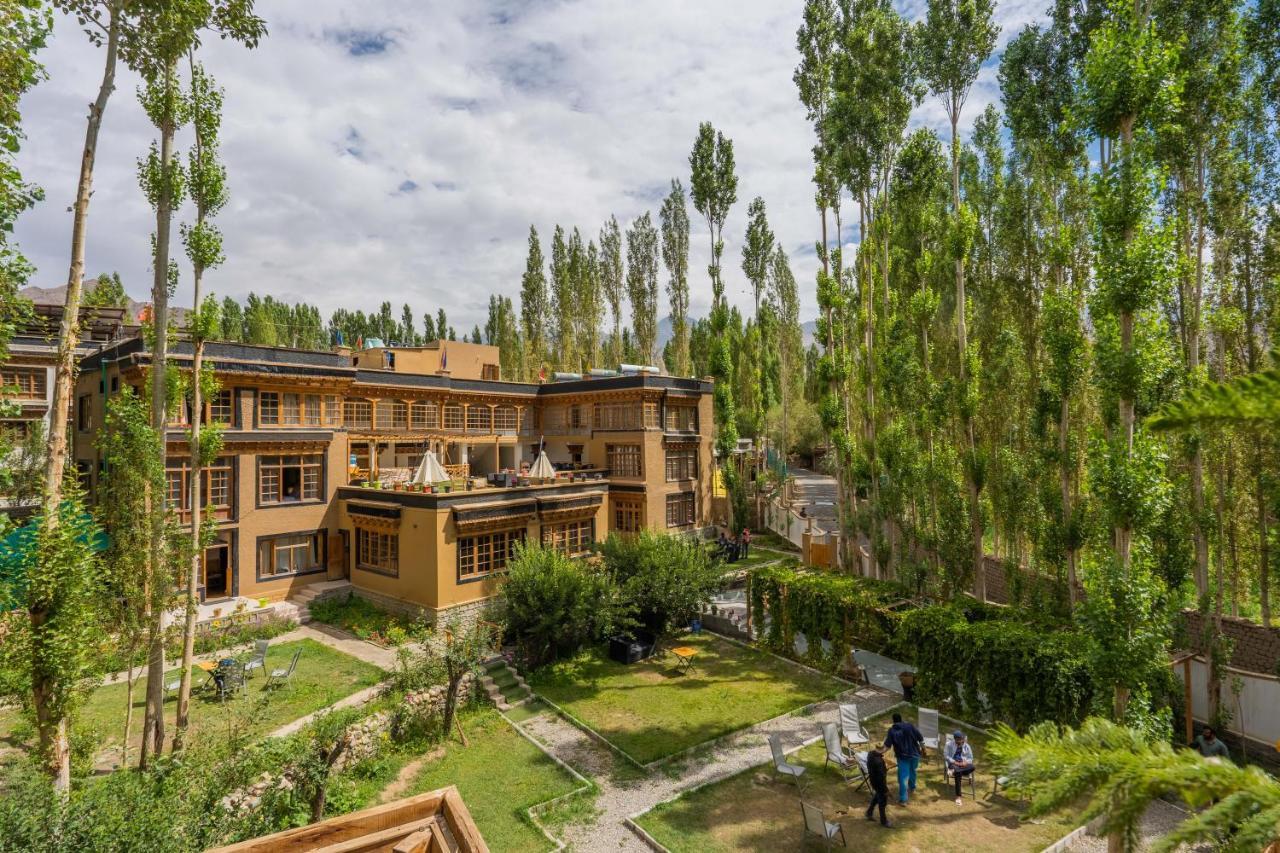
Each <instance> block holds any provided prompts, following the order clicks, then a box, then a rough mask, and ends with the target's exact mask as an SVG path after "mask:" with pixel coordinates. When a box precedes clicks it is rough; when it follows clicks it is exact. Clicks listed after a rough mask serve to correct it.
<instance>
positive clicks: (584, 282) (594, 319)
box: [574, 229, 604, 367]
mask: <svg viewBox="0 0 1280 853" xmlns="http://www.w3.org/2000/svg"><path fill="white" fill-rule="evenodd" d="M574 233H575V234H577V229H574ZM579 245H581V239H579ZM600 275H601V269H600V251H599V250H598V249H597V248H596V243H595V241H594V240H591V241H590V242H588V243H587V248H586V251H585V252H583V253H582V260H581V262H580V263H579V265H578V274H577V282H576V287H575V290H576V293H577V298H576V305H577V323H576V326H577V338H578V341H579V345H580V347H581V349H582V361H583V362H584V366H586V367H592V366H595V365H596V364H598V363H599V361H600V315H601V314H602V313H603V312H604V302H603V301H602V299H601V293H600V290H601V281H600Z"/></svg>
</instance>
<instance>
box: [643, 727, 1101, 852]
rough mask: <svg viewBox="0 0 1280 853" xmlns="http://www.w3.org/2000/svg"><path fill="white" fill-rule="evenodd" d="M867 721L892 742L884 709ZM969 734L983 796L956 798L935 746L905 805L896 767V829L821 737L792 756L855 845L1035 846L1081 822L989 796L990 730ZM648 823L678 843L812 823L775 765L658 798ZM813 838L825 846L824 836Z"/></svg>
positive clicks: (732, 846)
mask: <svg viewBox="0 0 1280 853" xmlns="http://www.w3.org/2000/svg"><path fill="white" fill-rule="evenodd" d="M905 716H907V717H908V718H909V719H914V712H913V711H910V710H908V711H907V712H906V714H905ZM943 723H944V726H945V724H946V723H947V721H946V720H943ZM866 726H867V731H868V734H870V735H871V739H872V741H873V742H874V741H876V740H877V739H879V740H880V741H881V742H883V739H884V734H885V732H886V731H887V730H888V728H889V719H888V718H887V717H884V716H882V717H879V718H877V719H874V720H871V721H870V722H868V723H867V724H866ZM952 728H954V725H953V726H952ZM944 730H946V731H949V729H944ZM969 738H970V742H971V744H972V745H973V749H974V753H975V757H976V759H977V764H978V773H977V780H976V781H977V788H978V800H977V802H976V803H975V802H974V800H973V797H972V795H971V793H970V791H969V786H968V784H967V783H966V784H965V786H964V805H961V806H957V805H956V804H955V800H954V793H955V791H954V789H953V787H952V786H951V785H950V784H947V783H946V781H945V780H944V778H943V773H942V770H941V768H940V766H939V760H938V758H936V757H935V756H934V755H932V754H931V755H930V756H929V757H927V758H926V759H924V761H923V763H922V764H921V766H920V774H919V777H918V783H917V788H916V792H915V794H914V796H913V797H912V798H911V803H910V805H908V806H906V807H902V806H898V805H897V792H898V787H897V772H896V770H894V769H893V768H890V769H889V804H890V805H889V820H890V822H892V823H894V824H895V826H894V827H893V828H890V829H885V828H883V827H881V826H880V825H879V823H875V822H869V821H867V820H864V819H863V812H864V810H865V809H866V806H867V803H868V802H870V799H871V797H870V794H869V793H868V792H867V790H866V789H865V788H864V789H862V790H860V791H855V790H854V788H855V786H856V784H857V783H856V782H855V783H853V784H847V783H845V782H843V781H842V780H841V779H840V776H839V775H838V774H837V773H836V771H835V770H834V769H831V768H826V769H824V768H823V759H824V758H825V756H826V750H825V748H824V747H823V745H822V743H821V742H818V743H816V744H813V745H811V746H808V747H806V748H804V749H802V750H800V751H799V752H797V753H793V754H792V755H791V757H790V758H789V759H788V760H789V761H791V762H793V763H798V764H802V765H804V766H805V767H806V768H807V772H806V774H805V775H806V776H807V778H808V779H809V785H808V788H807V790H806V793H805V799H806V800H807V801H808V802H811V803H814V804H815V805H817V806H819V807H820V808H821V809H822V810H823V812H824V813H825V814H826V818H827V820H831V821H839V822H840V824H841V826H843V827H844V834H845V839H846V840H847V841H848V847H849V849H851V850H878V851H886V853H914V851H918V850H929V851H954V853H968V851H971V850H1000V851H1003V853H1015V851H1036V850H1043V849H1044V848H1045V847H1047V846H1048V845H1049V844H1051V843H1053V842H1054V841H1056V840H1057V839H1059V838H1061V837H1062V836H1063V835H1066V834H1067V833H1068V832H1069V831H1071V830H1072V829H1074V828H1075V826H1076V825H1077V822H1076V821H1075V820H1074V819H1073V817H1072V815H1070V814H1059V815H1053V816H1050V817H1049V818H1046V819H1045V820H1043V821H1041V822H1036V823H1031V822H1028V821H1022V820H1020V815H1021V814H1022V807H1021V806H1020V805H1019V804H1017V803H1014V802H1013V801H1010V800H1008V799H1005V797H1004V796H1003V795H1001V796H997V797H994V798H989V797H988V794H990V792H991V775H990V773H989V772H988V771H984V768H983V764H982V760H983V755H984V753H985V749H984V747H985V738H983V737H982V736H981V735H979V734H977V733H974V732H969ZM639 823H640V825H641V826H643V827H644V828H645V830H646V831H647V832H649V834H651V835H652V836H653V837H654V838H656V839H657V840H658V841H659V842H661V843H662V844H664V845H666V846H667V847H668V848H669V849H670V850H672V851H674V853H683V851H695V850H696V851H699V853H702V851H718V850H724V851H729V850H794V849H797V840H798V839H799V837H800V831H801V829H802V828H803V826H804V822H803V818H802V816H801V813H800V801H799V797H798V796H797V794H796V789H795V786H794V785H793V784H792V783H790V782H784V781H781V780H776V779H775V778H774V774H773V772H772V769H771V768H770V767H769V766H767V765H766V766H762V767H756V768H754V769H751V770H747V771H745V772H743V773H740V774H738V775H737V776H732V777H730V778H728V779H726V780H724V781H723V782H717V783H716V784H714V785H709V786H707V787H705V788H701V789H699V790H697V791H694V792H692V793H690V794H686V795H685V796H683V797H680V798H679V799H676V800H673V801H672V802H670V803H666V804H664V805H661V806H658V807H657V808H655V809H654V810H653V811H651V812H649V813H648V814H646V815H644V816H643V817H642V818H640V820H639ZM837 843H838V842H837ZM812 846H813V847H814V848H817V847H819V846H820V843H819V842H817V840H816V838H815V839H814V843H813V845H812Z"/></svg>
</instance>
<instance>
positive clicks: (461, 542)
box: [457, 527, 528, 584]
mask: <svg viewBox="0 0 1280 853" xmlns="http://www.w3.org/2000/svg"><path fill="white" fill-rule="evenodd" d="M527 533H528V531H527V529H526V528H524V527H513V528H510V529H507V530H486V531H484V532H481V533H474V534H471V535H468V536H459V537H458V559H457V570H458V574H457V582H458V583H460V584H464V583H475V582H476V581H481V580H484V579H485V578H490V577H493V576H494V575H499V574H506V571H507V565H508V563H509V562H510V561H511V559H512V558H513V557H514V556H515V548H516V545H517V544H523V543H524V541H525V536H526V535H527Z"/></svg>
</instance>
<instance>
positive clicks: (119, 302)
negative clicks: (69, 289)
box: [84, 272, 129, 308]
mask: <svg viewBox="0 0 1280 853" xmlns="http://www.w3.org/2000/svg"><path fill="white" fill-rule="evenodd" d="M95 281H96V284H94V286H93V290H90V291H89V292H88V293H86V294H85V297H84V304H85V305H88V306H92V307H95V308H125V307H128V305H129V295H128V294H127V293H125V292H124V284H123V283H122V282H121V281H120V273H118V272H112V273H105V272H104V273H99V274H98V277H97V278H96V279H95Z"/></svg>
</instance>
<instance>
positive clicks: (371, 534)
mask: <svg viewBox="0 0 1280 853" xmlns="http://www.w3.org/2000/svg"><path fill="white" fill-rule="evenodd" d="M356 568H358V569H364V570H365V571H366V572H377V573H378V574H382V575H391V576H393V577H399V576H400V535H399V534H398V533H387V532H385V531H382V530H369V529H368V528H365V527H357V528H356Z"/></svg>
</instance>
